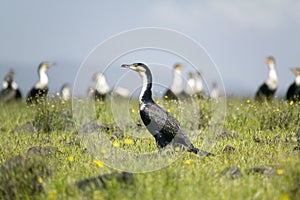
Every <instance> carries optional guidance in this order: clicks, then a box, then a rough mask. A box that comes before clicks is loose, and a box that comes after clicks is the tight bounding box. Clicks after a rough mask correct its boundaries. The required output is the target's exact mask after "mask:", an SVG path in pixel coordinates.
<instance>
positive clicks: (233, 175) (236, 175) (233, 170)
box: [221, 166, 243, 179]
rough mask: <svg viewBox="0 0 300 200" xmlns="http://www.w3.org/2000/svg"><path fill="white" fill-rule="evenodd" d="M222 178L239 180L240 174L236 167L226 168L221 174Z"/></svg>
mask: <svg viewBox="0 0 300 200" xmlns="http://www.w3.org/2000/svg"><path fill="white" fill-rule="evenodd" d="M221 175H222V176H230V177H231V178H232V179H236V178H240V177H242V176H243V175H242V172H241V170H240V169H239V168H238V167H237V166H233V167H226V168H225V169H224V170H223V171H222V172H221Z"/></svg>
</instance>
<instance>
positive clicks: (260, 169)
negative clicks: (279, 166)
mask: <svg viewBox="0 0 300 200" xmlns="http://www.w3.org/2000/svg"><path fill="white" fill-rule="evenodd" d="M275 171H276V169H275V167H274V166H269V165H262V166H256V167H252V168H250V169H249V170H248V173H249V174H255V173H258V174H263V175H272V174H275Z"/></svg>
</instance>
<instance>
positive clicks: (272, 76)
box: [266, 68, 278, 90]
mask: <svg viewBox="0 0 300 200" xmlns="http://www.w3.org/2000/svg"><path fill="white" fill-rule="evenodd" d="M266 84H267V86H268V87H269V89H272V90H275V89H277V87H278V78H277V73H276V70H275V68H270V71H269V78H268V79H267V81H266Z"/></svg>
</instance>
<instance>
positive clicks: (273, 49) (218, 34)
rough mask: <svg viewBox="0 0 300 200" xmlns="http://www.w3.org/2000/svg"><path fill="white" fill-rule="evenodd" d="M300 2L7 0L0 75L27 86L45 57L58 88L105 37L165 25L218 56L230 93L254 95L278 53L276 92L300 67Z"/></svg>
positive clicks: (0, 17)
mask: <svg viewBox="0 0 300 200" xmlns="http://www.w3.org/2000/svg"><path fill="white" fill-rule="evenodd" d="M299 10H300V1H297V0H253V1H238V0H229V1H225V0H224V1H222V0H217V1H196V0H195V1H159V0H157V1H126V2H125V1H76V0H75V1H74V0H72V1H71V0H69V1H58V0H51V1H44V0H40V1H38V0H26V1H21V0H19V1H17V0H9V1H4V0H0V27H1V33H0V44H1V45H0V79H2V80H3V77H4V76H5V74H6V73H7V72H8V70H9V69H11V68H13V69H14V70H15V71H16V77H15V81H16V82H17V83H18V84H19V86H20V88H21V90H22V92H23V93H27V91H28V90H29V89H30V88H31V86H32V85H33V84H34V83H35V82H36V81H37V73H36V68H37V66H38V64H39V63H40V62H41V61H43V60H50V61H55V62H57V65H56V66H55V67H53V68H52V69H50V70H49V73H48V74H49V78H50V83H49V86H50V91H51V92H55V91H58V90H59V88H60V86H61V85H62V84H64V83H65V82H69V83H72V82H73V81H74V78H75V75H76V72H77V70H78V68H79V66H80V64H81V63H82V62H83V60H84V59H85V58H86V56H88V54H89V52H90V51H91V50H92V49H93V48H94V47H95V46H96V45H98V44H99V43H100V42H102V41H104V40H105V39H107V38H109V37H111V36H112V35H115V34H118V33H119V32H121V31H127V30H130V29H133V28H141V27H162V28H168V29H174V30H177V31H179V32H181V33H184V34H186V35H187V36H189V37H192V38H193V39H195V40H196V41H197V42H198V43H200V44H201V45H202V46H203V47H204V48H205V49H206V50H207V51H208V53H209V55H210V56H211V58H212V59H213V60H214V62H215V63H216V64H217V66H218V68H219V70H220V72H221V74H222V78H223V80H224V84H225V88H226V90H227V92H228V93H229V94H232V93H233V94H236V95H238V94H240V93H243V94H249V95H253V94H254V93H255V91H256V89H257V87H258V85H260V84H261V83H262V82H263V81H264V80H265V78H266V76H267V67H266V64H265V58H266V56H269V55H273V56H274V57H275V59H276V61H277V70H278V74H279V82H280V83H279V84H280V86H279V89H278V93H277V94H284V93H285V91H286V89H287V87H288V86H289V84H290V83H291V82H292V81H293V79H294V76H293V74H292V73H291V71H290V70H289V68H290V67H300V56H299V53H300V39H299V37H300V12H299ZM174 62H176V61H174ZM118 73H119V72H118ZM120 73H122V71H120ZM212 81H213V80H208V82H212Z"/></svg>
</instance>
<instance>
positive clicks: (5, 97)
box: [0, 88, 16, 102]
mask: <svg viewBox="0 0 300 200" xmlns="http://www.w3.org/2000/svg"><path fill="white" fill-rule="evenodd" d="M15 95H16V91H15V90H13V89H12V88H6V89H4V90H2V91H1V92H0V101H2V102H8V101H11V100H13V99H14V97H15Z"/></svg>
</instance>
